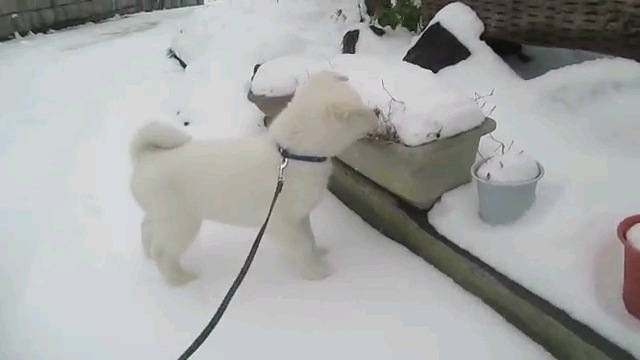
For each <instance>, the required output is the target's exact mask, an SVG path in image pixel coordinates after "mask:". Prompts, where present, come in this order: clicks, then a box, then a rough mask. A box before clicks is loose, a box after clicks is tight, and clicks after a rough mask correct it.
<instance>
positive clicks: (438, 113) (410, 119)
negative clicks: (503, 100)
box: [251, 54, 485, 146]
mask: <svg viewBox="0 0 640 360" xmlns="http://www.w3.org/2000/svg"><path fill="white" fill-rule="evenodd" d="M320 70H331V71H335V72H337V73H340V74H343V75H345V76H347V77H348V78H349V83H350V84H351V85H352V86H353V87H354V88H355V89H356V90H357V91H358V92H359V93H360V95H361V96H362V98H363V100H364V101H365V102H367V103H368V104H370V105H372V106H376V107H378V108H380V109H381V110H382V116H381V117H382V119H381V121H382V124H381V127H380V129H379V130H378V132H377V133H375V134H372V135H373V136H374V137H377V138H384V140H391V141H394V142H399V143H402V144H404V145H407V146H419V145H424V144H427V143H429V142H431V141H434V140H438V139H445V138H449V137H452V136H455V135H458V134H460V133H462V132H465V131H468V130H471V129H473V128H474V127H477V126H479V125H480V124H481V123H482V122H483V121H484V118H485V115H484V113H483V112H482V110H481V109H480V107H479V105H478V104H477V102H476V101H474V99H473V97H472V96H471V95H470V94H464V93H463V94H460V93H457V92H455V91H454V90H452V89H450V88H449V87H448V86H447V85H446V83H444V82H442V81H440V80H439V79H438V78H437V77H436V76H435V75H434V74H433V73H432V72H431V71H428V70H425V69H423V68H421V67H419V66H416V65H413V64H410V63H407V62H404V61H400V60H397V61H393V62H391V61H388V60H386V61H384V60H382V59H380V58H376V57H373V56H366V55H351V54H344V55H339V56H336V57H333V58H329V59H322V60H315V61H309V60H307V59H300V57H283V58H278V59H274V60H272V61H269V62H266V63H264V64H262V65H261V66H260V67H259V69H258V70H257V72H256V73H255V75H254V78H253V81H252V83H251V92H252V93H253V94H254V95H258V96H266V97H281V96H287V95H292V94H293V93H294V92H295V90H296V88H297V87H298V86H300V85H303V84H304V83H305V82H306V80H307V79H308V78H309V76H310V74H313V73H315V72H317V71H320Z"/></svg>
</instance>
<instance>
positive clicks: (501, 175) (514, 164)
mask: <svg viewBox="0 0 640 360" xmlns="http://www.w3.org/2000/svg"><path fill="white" fill-rule="evenodd" d="M539 174H540V168H539V167H538V162H537V161H536V160H535V159H534V158H532V157H531V156H529V155H528V154H526V153H524V152H523V151H515V150H507V151H505V152H504V154H500V155H496V156H493V157H491V158H489V159H487V161H485V162H484V163H483V164H482V165H481V166H480V167H479V168H478V170H477V171H476V175H477V176H478V177H479V178H481V179H484V180H487V181H492V182H521V181H528V180H532V179H535V178H536V177H537V176H538V175H539Z"/></svg>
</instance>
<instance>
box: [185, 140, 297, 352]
mask: <svg viewBox="0 0 640 360" xmlns="http://www.w3.org/2000/svg"><path fill="white" fill-rule="evenodd" d="M280 153H281V155H282V160H281V161H280V167H279V168H278V183H277V184H276V191H275V192H274V194H273V199H272V200H271V205H269V212H268V213H267V217H266V219H264V223H263V224H262V227H260V231H258V235H256V239H255V240H254V241H253V245H252V246H251V250H250V251H249V255H247V258H246V260H245V261H244V264H243V265H242V268H241V269H240V272H239V273H238V276H236V279H235V280H234V281H233V284H232V285H231V287H230V288H229V290H228V291H227V294H226V295H225V296H224V299H222V303H221V304H220V306H219V307H218V310H217V311H216V313H215V314H214V315H213V317H212V318H211V320H210V321H209V323H208V324H207V326H205V328H204V329H203V330H202V332H201V333H200V335H198V337H197V338H196V339H195V340H194V341H193V343H192V344H191V346H189V348H187V350H185V352H184V353H183V354H182V355H181V356H180V357H179V358H178V360H187V359H189V358H190V357H191V355H193V354H194V353H195V352H196V351H197V350H198V348H199V347H200V346H201V345H202V344H204V342H205V341H206V340H207V338H208V337H209V335H210V334H211V332H212V331H213V329H215V327H216V326H217V325H218V323H219V322H220V319H222V315H224V312H225V311H226V310H227V307H228V306H229V304H230V303H231V299H232V298H233V295H235V293H236V291H237V290H238V288H239V287H240V284H241V283H242V280H244V278H245V276H246V275H247V273H248V272H249V267H250V266H251V263H252V262H253V258H255V257H256V252H257V251H258V247H259V246H260V241H261V240H262V236H263V235H264V233H265V231H266V230H267V225H268V224H269V219H270V218H271V213H272V212H273V208H274V206H275V204H276V200H278V196H280V193H281V192H282V187H283V186H284V169H285V168H286V167H287V164H288V163H289V158H288V156H287V155H288V154H287V153H285V152H284V150H283V149H280Z"/></svg>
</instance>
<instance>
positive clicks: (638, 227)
mask: <svg viewBox="0 0 640 360" xmlns="http://www.w3.org/2000/svg"><path fill="white" fill-rule="evenodd" d="M627 241H629V244H631V246H633V247H634V248H635V249H637V250H640V223H639V224H635V225H633V226H632V227H631V228H630V229H629V230H627Z"/></svg>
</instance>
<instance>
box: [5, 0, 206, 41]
mask: <svg viewBox="0 0 640 360" xmlns="http://www.w3.org/2000/svg"><path fill="white" fill-rule="evenodd" d="M203 2H204V0H0V40H6V39H11V38H13V37H14V34H15V33H19V34H21V35H26V34H28V33H29V32H30V31H31V32H42V31H46V30H48V29H60V28H64V27H67V26H72V25H77V24H82V23H85V22H88V21H99V20H103V19H106V18H109V17H112V16H114V15H116V14H131V13H135V12H140V11H152V10H158V9H169V8H175V7H182V6H192V5H202V3H203Z"/></svg>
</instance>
